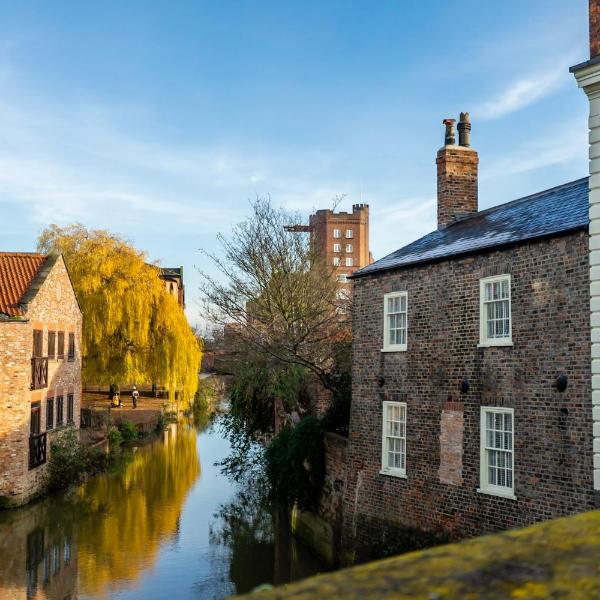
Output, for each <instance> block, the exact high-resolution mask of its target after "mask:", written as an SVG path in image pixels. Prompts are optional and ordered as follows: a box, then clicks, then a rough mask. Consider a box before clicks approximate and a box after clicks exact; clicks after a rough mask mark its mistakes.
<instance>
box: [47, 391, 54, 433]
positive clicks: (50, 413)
mask: <svg viewBox="0 0 600 600" xmlns="http://www.w3.org/2000/svg"><path fill="white" fill-rule="evenodd" d="M52 429H54V396H48V397H47V398H46V431H51V430H52Z"/></svg>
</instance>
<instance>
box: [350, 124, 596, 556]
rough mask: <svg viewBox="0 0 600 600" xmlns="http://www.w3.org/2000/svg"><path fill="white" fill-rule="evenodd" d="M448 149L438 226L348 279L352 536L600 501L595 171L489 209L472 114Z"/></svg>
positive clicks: (537, 514) (461, 529) (363, 540)
mask: <svg viewBox="0 0 600 600" xmlns="http://www.w3.org/2000/svg"><path fill="white" fill-rule="evenodd" d="M445 124H446V142H445V145H444V146H443V147H442V148H441V149H440V150H439V152H438V155H437V161H436V162H437V171H438V229H437V230H436V231H434V232H432V233H430V234H428V235H426V236H425V237H423V238H421V239H419V240H417V241H415V242H413V243H412V244H409V245H408V246H406V247H404V248H401V249H400V250H397V251H396V252H393V253H392V254H390V255H389V256H386V257H385V258H382V259H381V260H378V261H376V262H375V263H373V264H371V265H369V266H367V267H365V268H363V269H361V270H360V271H358V272H357V273H356V274H355V275H354V276H353V282H354V322H353V335H354V342H353V373H352V378H353V397H352V411H351V422H350V436H349V448H348V461H349V462H348V481H347V485H346V489H345V492H344V513H345V514H344V527H343V530H344V531H343V538H344V540H343V544H344V546H345V547H346V548H349V549H352V548H354V549H355V550H357V551H358V555H359V556H360V554H361V552H360V548H361V547H362V548H365V547H368V546H369V545H371V546H372V545H373V544H375V545H376V544H378V543H382V542H383V543H387V544H391V545H393V544H394V540H395V539H398V538H397V537H396V538H395V536H397V535H401V532H402V531H403V530H405V528H406V527H410V528H418V529H422V530H429V531H444V532H446V533H447V534H448V535H450V536H451V537H459V536H463V535H476V534H481V533H484V532H490V531H494V530H499V529H505V528H512V527H519V526H522V525H526V524H529V523H532V522H534V521H538V520H543V519H549V518H553V517H558V516H560V515H565V514H569V513H574V512H577V511H583V510H588V509H591V508H593V507H595V506H596V497H595V493H594V489H593V488H594V486H593V448H592V439H593V436H592V395H591V355H590V345H591V342H590V327H589V314H590V299H589V290H590V272H589V266H588V221H589V220H588V179H587V178H584V179H580V180H578V181H574V182H570V183H566V184H564V185H561V186H558V187H556V188H553V189H549V190H546V191H542V192H539V193H537V194H534V195H531V196H528V197H525V198H520V199H518V200H514V201H512V202H508V203H507V204H502V205H499V206H495V207H493V208H490V209H487V210H484V211H480V212H478V197H477V196H478V192H477V168H478V156H477V153H476V152H475V151H474V150H473V149H472V148H471V147H470V139H469V137H470V127H471V125H470V122H469V119H468V114H462V115H461V121H460V123H459V125H458V128H459V136H460V138H459V144H456V143H455V132H454V120H446V121H445Z"/></svg>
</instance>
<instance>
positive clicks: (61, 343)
mask: <svg viewBox="0 0 600 600" xmlns="http://www.w3.org/2000/svg"><path fill="white" fill-rule="evenodd" d="M56 359H57V360H64V359H65V332H64V331H58V332H57V333H56Z"/></svg>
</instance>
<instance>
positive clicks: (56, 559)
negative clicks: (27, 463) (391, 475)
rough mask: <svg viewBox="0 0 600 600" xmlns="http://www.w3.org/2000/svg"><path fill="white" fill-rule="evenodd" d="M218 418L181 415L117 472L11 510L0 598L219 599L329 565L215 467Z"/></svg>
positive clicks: (222, 446)
mask: <svg viewBox="0 0 600 600" xmlns="http://www.w3.org/2000/svg"><path fill="white" fill-rule="evenodd" d="M218 425H219V423H218V417H217V420H216V421H215V422H213V423H212V424H209V425H206V426H204V427H203V428H196V427H194V426H192V425H190V424H184V423H179V424H177V425H170V426H169V427H168V428H167V430H165V432H164V433H163V435H162V436H161V437H158V438H157V439H156V440H154V441H153V442H152V443H150V444H147V445H145V446H143V447H140V448H135V449H132V450H131V452H132V454H131V456H129V458H128V459H127V460H125V461H124V465H123V466H122V467H121V468H120V469H119V470H118V472H116V473H112V474H106V475H101V476H98V477H96V478H94V479H92V480H90V481H89V482H88V483H86V484H85V485H83V486H81V487H79V488H77V489H74V490H70V491H69V492H66V493H63V494H59V495H55V496H52V497H49V498H46V499H45V500H43V501H39V502H36V503H33V504H31V505H29V506H26V507H24V508H21V509H16V510H10V511H0V598H32V599H33V598H39V599H48V600H53V599H54V598H58V599H60V600H65V599H75V598H80V599H95V598H102V599H105V598H118V599H123V600H125V599H134V598H135V599H139V598H141V599H144V600H145V599H152V598H168V599H178V600H179V599H185V598H203V599H204V598H206V599H219V598H227V597H228V596H230V595H232V594H236V593H243V592H247V591H250V590H251V589H253V588H254V587H256V586H258V585H259V584H262V583H277V584H281V583H286V582H289V581H293V580H296V579H300V578H303V577H307V576H309V575H313V574H315V573H317V572H320V571H323V570H325V567H324V565H322V564H321V563H320V562H319V561H318V560H317V559H315V558H314V557H313V556H312V555H311V554H310V553H309V552H308V551H307V550H306V549H305V548H304V547H303V546H302V545H301V544H299V543H298V542H296V541H295V540H294V538H293V537H292V536H290V533H289V530H288V529H287V527H286V520H285V519H284V518H283V517H282V516H281V515H279V514H277V512H276V511H273V510H272V509H271V507H270V506H269V505H268V503H267V502H265V501H264V499H263V497H262V496H261V494H260V493H257V490H256V488H255V487H254V486H248V487H244V486H243V485H241V486H240V485H238V484H234V483H233V482H232V481H230V480H229V479H228V478H227V477H226V476H224V475H223V474H222V473H221V471H220V468H219V467H218V466H215V463H216V462H218V461H220V460H222V459H223V458H224V457H225V456H227V455H228V453H229V449H230V447H229V443H228V440H227V439H226V438H225V437H224V436H223V434H222V433H221V430H220V427H219V426H218Z"/></svg>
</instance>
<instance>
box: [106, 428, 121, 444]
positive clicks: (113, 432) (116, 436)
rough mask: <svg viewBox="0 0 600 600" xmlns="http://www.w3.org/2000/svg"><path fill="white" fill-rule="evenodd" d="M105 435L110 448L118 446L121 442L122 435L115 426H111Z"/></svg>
mask: <svg viewBox="0 0 600 600" xmlns="http://www.w3.org/2000/svg"><path fill="white" fill-rule="evenodd" d="M106 437H107V438H108V441H109V443H110V447H111V449H113V448H118V447H119V446H120V445H121V443H122V442H123V436H122V435H121V432H120V431H119V429H118V428H117V427H111V428H110V430H109V431H108V435H107V436H106Z"/></svg>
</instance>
